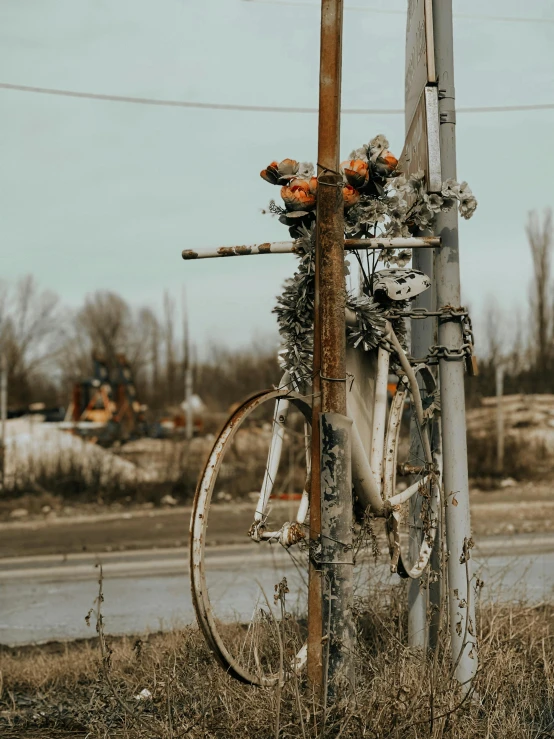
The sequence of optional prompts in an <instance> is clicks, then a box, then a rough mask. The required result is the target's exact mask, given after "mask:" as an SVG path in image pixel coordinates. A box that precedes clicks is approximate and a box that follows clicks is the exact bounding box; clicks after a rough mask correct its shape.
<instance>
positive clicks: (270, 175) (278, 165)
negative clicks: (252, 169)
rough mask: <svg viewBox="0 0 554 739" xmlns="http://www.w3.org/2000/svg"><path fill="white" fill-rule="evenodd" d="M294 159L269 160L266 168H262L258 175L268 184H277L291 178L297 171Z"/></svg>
mask: <svg viewBox="0 0 554 739" xmlns="http://www.w3.org/2000/svg"><path fill="white" fill-rule="evenodd" d="M298 166H299V165H298V162H297V161H296V159H283V161H282V162H271V164H270V165H268V167H267V168H266V169H262V171H261V172H260V177H261V178H262V179H264V180H265V181H266V182H269V184H270V185H279V184H282V183H283V182H289V180H292V179H293V178H294V177H295V176H296V173H297V172H298Z"/></svg>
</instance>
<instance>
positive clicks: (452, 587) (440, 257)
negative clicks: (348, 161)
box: [433, 0, 477, 690]
mask: <svg viewBox="0 0 554 739" xmlns="http://www.w3.org/2000/svg"><path fill="white" fill-rule="evenodd" d="M433 21H434V34H435V62H436V68H437V75H438V87H439V113H440V132H439V133H440V154H441V163H442V179H443V180H446V179H448V178H450V177H453V178H455V177H456V130H455V129H456V111H455V102H454V99H455V95H454V54H453V37H452V36H453V34H452V0H433ZM436 234H437V235H438V236H440V237H441V244H442V248H441V249H437V250H436V254H435V270H436V272H435V276H436V289H437V304H438V306H439V308H440V307H441V306H446V305H451V306H454V307H458V306H459V305H460V260H459V249H458V213H457V211H456V210H455V209H454V208H452V209H451V210H449V211H447V212H444V213H443V212H441V213H439V214H438V215H437V221H436ZM439 343H440V344H441V345H445V346H447V347H449V348H450V349H454V348H456V349H459V347H460V346H461V345H462V327H461V324H460V323H459V322H458V321H441V322H439ZM439 371H440V388H441V407H442V438H443V452H444V478H443V479H444V492H445V496H446V500H447V503H448V505H447V506H446V546H447V549H448V588H449V590H448V595H449V598H448V601H449V611H450V636H451V645H452V664H453V668H454V676H455V677H456V679H457V680H458V682H460V683H461V684H462V685H464V686H465V690H469V687H470V685H471V681H472V679H473V678H474V676H475V673H476V671H477V650H476V638H475V634H476V626H475V597H474V592H475V591H474V589H473V587H472V561H471V559H470V558H469V556H470V546H469V545H471V541H470V540H471V526H470V514H469V484H468V471H467V443H466V418H465V397H464V364H463V363H462V362H458V361H450V362H449V361H446V360H444V359H441V360H440V364H439Z"/></svg>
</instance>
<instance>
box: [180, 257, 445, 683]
mask: <svg viewBox="0 0 554 739" xmlns="http://www.w3.org/2000/svg"><path fill="white" fill-rule="evenodd" d="M410 274H412V275H414V274H417V275H421V273H416V272H415V271H414V270H396V271H395V275H396V279H397V281H398V280H399V281H402V280H403V279H404V278H405V277H406V275H410ZM404 282H405V280H404ZM426 284H427V283H425V284H423V283H422V287H421V289H420V290H418V291H412V294H411V295H410V297H413V296H414V295H415V294H417V292H421V291H422V290H423V289H425V285H426ZM395 294H396V293H395V291H392V293H389V298H392V299H393V300H394V299H397V300H405V299H406V295H405V293H403V292H402V291H401V290H400V291H399V292H398V296H397V297H396V298H395V297H394V295H395ZM393 305H394V304H393ZM356 321H357V316H356V315H355V314H354V313H352V312H351V311H347V315H346V322H347V324H349V323H350V324H354V323H355V322H356ZM391 369H392V370H394V372H395V373H396V375H397V377H398V382H397V385H396V389H395V392H394V394H393V395H392V399H391V400H390V402H389V401H388V398H387V395H388V393H387V387H388V380H389V373H390V371H391ZM347 378H348V382H347V408H348V415H349V416H350V417H351V418H352V419H353V424H352V432H351V446H352V481H353V492H354V498H355V501H356V502H355V522H356V523H355V531H354V540H355V542H356V543H355V573H356V579H357V581H358V586H359V587H360V588H363V587H364V580H367V568H368V567H369V566H370V565H371V562H372V555H373V554H375V549H376V546H375V537H374V534H373V531H372V529H371V526H372V522H373V519H376V518H381V519H382V520H383V521H384V522H385V531H386V537H387V542H388V549H389V556H390V566H391V570H392V572H396V573H398V574H399V575H400V576H402V577H408V578H419V577H421V575H422V574H423V572H424V571H425V570H426V568H427V566H428V564H429V560H430V555H431V551H432V549H433V543H434V540H435V536H436V531H437V525H438V516H439V511H440V488H441V439H440V419H439V404H438V393H437V388H436V384H435V377H434V374H433V372H432V371H431V369H430V367H429V366H428V365H427V364H425V363H424V362H421V363H411V362H410V360H409V358H408V356H407V354H406V352H405V351H404V349H403V348H402V346H401V343H400V341H399V339H398V337H397V335H396V333H395V332H394V330H393V328H392V325H391V323H390V322H387V331H386V333H385V335H384V337H383V339H382V341H381V343H380V345H379V346H378V347H377V349H375V350H373V351H370V352H365V351H363V350H361V349H352V348H349V349H347ZM310 393H311V388H310V387H309V386H305V387H304V388H302V389H300V390H299V389H298V388H296V389H293V382H292V379H291V377H290V375H289V374H287V373H285V374H284V376H283V377H282V378H281V381H280V383H279V386H278V388H277V389H274V390H268V391H262V392H258V393H256V394H255V395H252V396H251V397H250V398H248V399H247V400H245V401H244V402H243V403H241V404H240V405H239V406H238V407H237V408H236V410H235V411H234V412H233V413H232V415H231V416H230V418H229V419H228V420H227V422H226V423H225V425H224V427H223V429H222V430H221V432H220V433H219V435H218V437H217V439H216V441H215V444H214V447H213V450H212V452H211V454H210V456H209V459H208V461H207V463H206V466H205V468H204V471H203V473H202V475H201V477H200V480H199V484H198V487H197V491H196V495H195V499H194V507H193V513H192V518H191V541H190V572H191V585H192V596H193V603H194V607H195V610H196V615H197V618H198V623H199V626H200V628H201V630H202V632H203V634H204V636H205V638H206V640H207V642H208V644H209V646H210V647H211V649H212V650H213V652H214V654H215V656H216V657H217V659H218V660H219V662H220V663H221V665H222V666H223V668H224V669H225V670H227V671H228V672H229V674H231V675H232V676H233V677H235V678H237V679H239V680H241V681H242V682H245V683H251V684H255V685H264V686H271V685H275V684H277V683H278V682H279V681H280V680H283V679H284V678H286V677H287V676H290V675H293V674H295V673H298V672H299V671H300V670H302V668H303V667H304V665H305V662H306V653H307V650H306V643H305V642H306V624H307V621H306V615H307V592H308V563H309V559H310V557H311V558H312V561H315V562H317V556H318V552H317V548H314V547H313V546H310V542H309V529H308V525H309V494H308V490H309V487H310V430H311V414H312V410H311V396H310ZM410 438H411V440H412V441H411V442H410ZM406 478H407V479H408V480H409V482H408V483H406V482H405V480H406ZM414 496H417V497H415V498H414ZM412 498H413V500H412ZM229 501H231V502H229ZM237 533H239V534H240V535H242V537H243V539H244V541H243V543H242V544H236V543H232V544H231V543H229V544H226V542H227V541H229V538H230V534H231V535H232V538H233V542H235V541H236V536H237ZM364 572H365V578H364Z"/></svg>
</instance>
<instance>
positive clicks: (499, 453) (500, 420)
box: [496, 359, 504, 475]
mask: <svg viewBox="0 0 554 739" xmlns="http://www.w3.org/2000/svg"><path fill="white" fill-rule="evenodd" d="M503 395H504V365H503V364H502V359H499V360H498V364H497V365H496V471H497V473H498V474H499V475H502V474H503V472H504V405H503V402H502V396H503Z"/></svg>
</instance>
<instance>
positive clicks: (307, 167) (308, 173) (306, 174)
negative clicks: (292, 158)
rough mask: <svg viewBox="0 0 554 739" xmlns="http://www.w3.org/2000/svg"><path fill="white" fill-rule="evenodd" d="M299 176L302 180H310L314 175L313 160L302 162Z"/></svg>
mask: <svg viewBox="0 0 554 739" xmlns="http://www.w3.org/2000/svg"><path fill="white" fill-rule="evenodd" d="M297 176H298V179H300V180H309V179H310V177H313V176H314V165H313V164H312V163H311V162H300V164H299V165H298V175H297Z"/></svg>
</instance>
